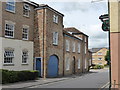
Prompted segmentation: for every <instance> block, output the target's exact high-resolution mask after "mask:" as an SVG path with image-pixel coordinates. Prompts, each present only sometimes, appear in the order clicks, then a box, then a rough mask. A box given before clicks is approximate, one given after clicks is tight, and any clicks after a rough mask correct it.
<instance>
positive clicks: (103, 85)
mask: <svg viewBox="0 0 120 90" xmlns="http://www.w3.org/2000/svg"><path fill="white" fill-rule="evenodd" d="M108 85H109V82H107V83H106V84H105V85H103V86H102V87H101V88H100V89H99V90H101V89H104V88H105V87H107V86H108Z"/></svg>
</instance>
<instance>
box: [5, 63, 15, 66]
mask: <svg viewBox="0 0 120 90" xmlns="http://www.w3.org/2000/svg"><path fill="white" fill-rule="evenodd" d="M3 66H15V65H14V64H12V63H11V64H3Z"/></svg>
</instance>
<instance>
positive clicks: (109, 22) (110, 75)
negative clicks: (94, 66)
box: [108, 0, 111, 90]
mask: <svg viewBox="0 0 120 90" xmlns="http://www.w3.org/2000/svg"><path fill="white" fill-rule="evenodd" d="M108 15H109V23H110V3H109V0H108ZM109 55H110V60H109V81H110V85H109V90H111V48H110V30H109Z"/></svg>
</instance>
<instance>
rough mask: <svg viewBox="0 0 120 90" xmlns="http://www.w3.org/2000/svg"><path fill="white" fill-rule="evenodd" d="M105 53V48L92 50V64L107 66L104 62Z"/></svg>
mask: <svg viewBox="0 0 120 90" xmlns="http://www.w3.org/2000/svg"><path fill="white" fill-rule="evenodd" d="M107 51H108V49H107V48H92V49H91V52H92V63H93V64H97V65H105V64H107V61H106V60H105V56H106V53H107Z"/></svg>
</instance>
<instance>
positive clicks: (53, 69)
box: [47, 55, 58, 77]
mask: <svg viewBox="0 0 120 90" xmlns="http://www.w3.org/2000/svg"><path fill="white" fill-rule="evenodd" d="M47 68H48V72H47V76H48V77H57V76H58V58H57V57H56V56H54V55H53V56H50V59H49V61H48V67H47Z"/></svg>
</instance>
